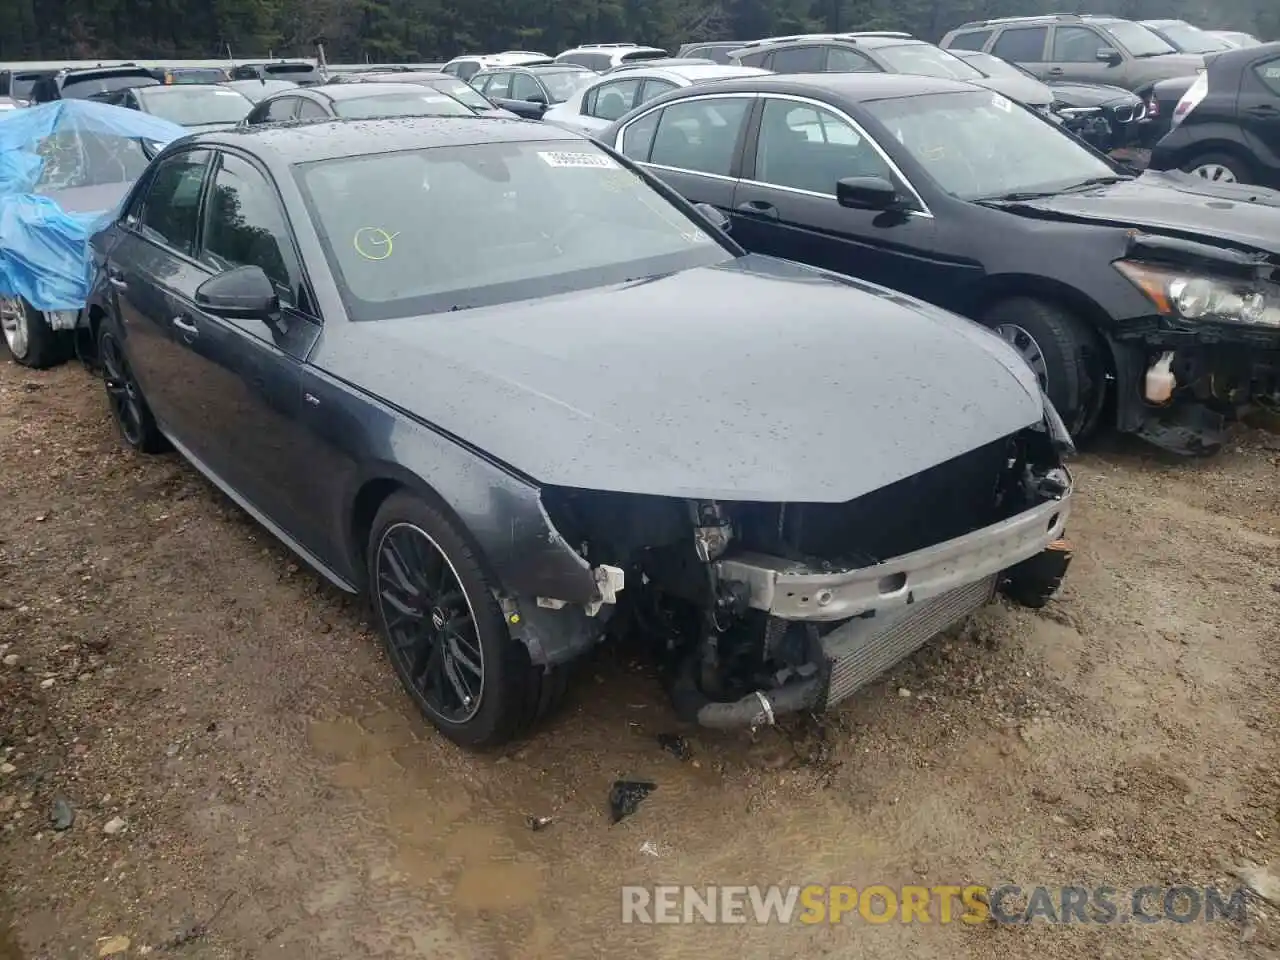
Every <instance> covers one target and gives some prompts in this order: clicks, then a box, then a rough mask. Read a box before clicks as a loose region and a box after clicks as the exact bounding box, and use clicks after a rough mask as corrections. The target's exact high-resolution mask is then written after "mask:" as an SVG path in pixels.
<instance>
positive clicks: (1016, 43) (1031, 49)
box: [940, 13, 1204, 95]
mask: <svg viewBox="0 0 1280 960" xmlns="http://www.w3.org/2000/svg"><path fill="white" fill-rule="evenodd" d="M940 46H942V47H943V49H949V50H981V51H983V52H985V53H990V54H993V55H994V56H997V57H999V58H1000V59H1001V60H1007V61H1009V62H1010V63H1016V64H1018V66H1020V67H1023V68H1024V69H1026V70H1028V71H1029V72H1031V73H1033V74H1035V75H1036V76H1037V77H1039V78H1040V79H1041V80H1045V81H1052V80H1074V81H1076V82H1081V83H1106V84H1110V85H1112V86H1116V87H1124V88H1125V89H1126V90H1131V91H1133V92H1134V93H1138V94H1144V95H1145V94H1146V93H1148V92H1149V91H1150V90H1151V87H1152V86H1154V85H1155V83H1156V82H1157V81H1159V80H1167V79H1169V78H1171V77H1182V76H1188V75H1194V74H1195V73H1197V72H1199V71H1200V70H1203V69H1204V57H1203V56H1200V55H1199V54H1186V53H1178V52H1177V51H1176V50H1174V48H1173V47H1172V46H1170V45H1169V44H1168V43H1166V42H1165V41H1164V40H1162V39H1161V38H1160V37H1159V36H1157V35H1156V34H1154V33H1152V32H1151V31H1150V30H1148V29H1147V28H1146V27H1144V26H1142V25H1141V24H1139V23H1134V22H1133V21H1132V20H1121V19H1120V18H1118V17H1104V16H1089V15H1087V14H1086V15H1077V14H1065V13H1064V14H1050V15H1047V16H1042V17H1005V18H1002V19H999V20H975V21H973V22H972V23H966V24H964V25H963V26H960V27H956V28H955V29H954V30H951V31H949V32H948V33H947V35H946V36H945V37H943V38H942V43H941V44H940Z"/></svg>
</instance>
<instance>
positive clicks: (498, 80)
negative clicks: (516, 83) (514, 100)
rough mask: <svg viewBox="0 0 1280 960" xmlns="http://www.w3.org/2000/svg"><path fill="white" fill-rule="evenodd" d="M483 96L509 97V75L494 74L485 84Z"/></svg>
mask: <svg viewBox="0 0 1280 960" xmlns="http://www.w3.org/2000/svg"><path fill="white" fill-rule="evenodd" d="M484 95H485V96H486V97H506V98H510V97H511V74H509V73H495V74H494V75H493V76H492V77H490V78H489V82H488V83H487V84H485V88H484Z"/></svg>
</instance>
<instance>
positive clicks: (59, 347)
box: [0, 297, 72, 370]
mask: <svg viewBox="0 0 1280 960" xmlns="http://www.w3.org/2000/svg"><path fill="white" fill-rule="evenodd" d="M0 329H2V330H3V332H4V344H5V347H6V348H8V350H9V356H11V357H13V360H14V363H18V364H21V365H22V366H24V367H29V368H30V369H32V370H47V369H48V368H49V367H56V366H58V365H59V364H61V363H65V362H66V361H67V360H69V359H70V358H71V352H72V339H71V331H70V330H54V329H53V328H52V327H51V326H49V324H48V323H47V322H46V321H45V319H44V314H43V313H42V312H41V311H39V310H37V309H35V307H33V306H31V304H29V303H27V301H25V300H23V299H22V298H21V297H0Z"/></svg>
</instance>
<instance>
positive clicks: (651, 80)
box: [542, 63, 769, 137]
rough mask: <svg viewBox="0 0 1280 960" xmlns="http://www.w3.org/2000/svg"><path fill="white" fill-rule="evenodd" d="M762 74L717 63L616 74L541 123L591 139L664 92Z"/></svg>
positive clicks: (584, 89)
mask: <svg viewBox="0 0 1280 960" xmlns="http://www.w3.org/2000/svg"><path fill="white" fill-rule="evenodd" d="M762 73H769V71H768V70H762V69H760V68H759V67H739V66H735V65H729V64H720V63H707V64H692V65H687V64H686V65H677V66H668V67H663V66H653V67H636V68H634V69H627V70H620V71H618V72H617V73H611V74H608V75H606V76H603V77H601V78H600V79H599V80H597V81H595V82H594V83H589V84H587V85H586V86H584V87H582V88H581V89H579V90H577V91H576V92H575V93H574V94H573V95H572V96H571V97H569V99H568V100H566V101H565V102H564V103H557V104H556V105H555V106H554V107H552V108H551V109H550V110H548V111H547V112H546V113H544V114H543V115H542V119H543V120H544V121H546V122H547V123H554V124H555V125H556V126H559V127H564V128H565V129H566V130H573V131H574V132H576V133H583V134H586V135H587V136H588V137H595V136H599V135H600V134H602V133H604V131H606V130H608V129H609V127H610V126H611V125H612V124H613V122H614V121H615V120H617V119H618V118H619V117H621V116H622V115H623V114H624V113H626V112H628V111H629V110H632V109H634V108H635V107H638V106H640V104H642V103H647V102H648V101H650V100H652V99H653V98H654V97H657V96H661V95H662V94H664V93H666V92H667V91H668V90H675V89H676V88H678V87H688V86H692V85H693V84H695V83H708V82H710V81H712V80H734V79H737V78H739V77H754V76H758V75H760V74H762Z"/></svg>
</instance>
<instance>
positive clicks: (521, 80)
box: [511, 73, 546, 100]
mask: <svg viewBox="0 0 1280 960" xmlns="http://www.w3.org/2000/svg"><path fill="white" fill-rule="evenodd" d="M545 96H546V95H545V94H544V93H543V92H542V88H541V87H539V86H538V81H537V80H535V79H533V77H531V76H529V75H528V74H527V73H516V74H512V76H511V99H512V100H536V99H537V98H538V97H543V98H544V99H545Z"/></svg>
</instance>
